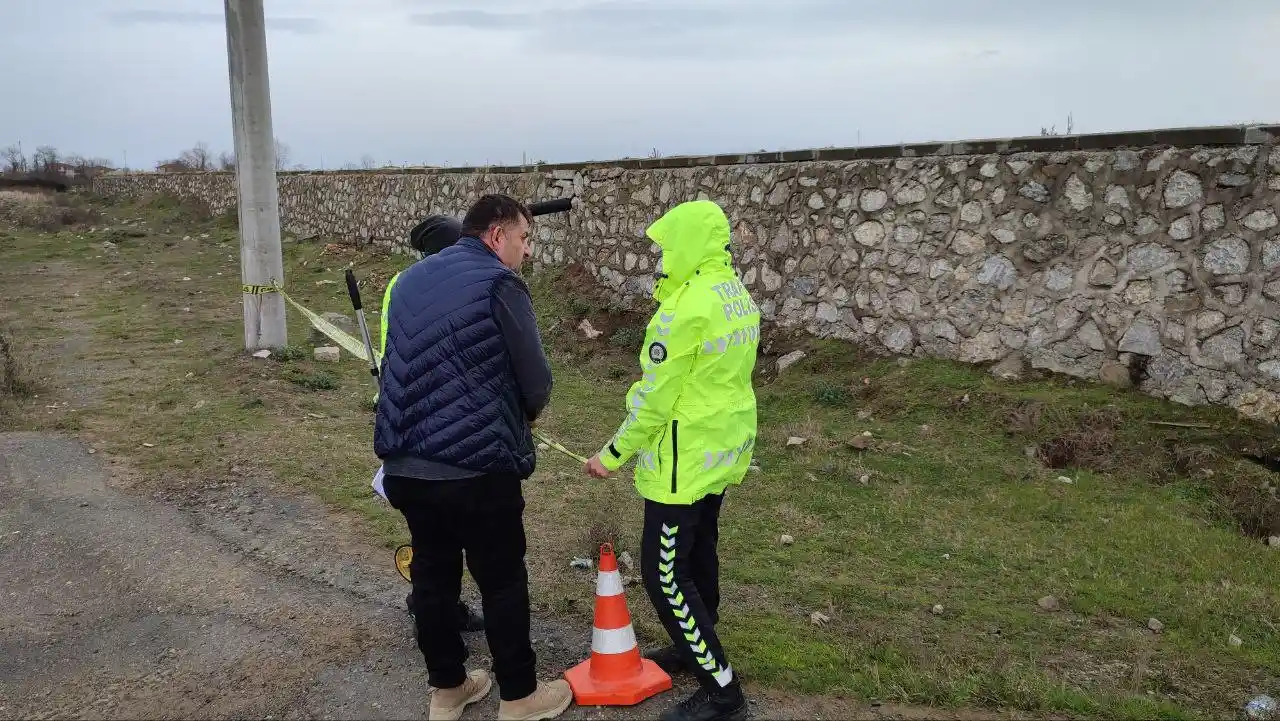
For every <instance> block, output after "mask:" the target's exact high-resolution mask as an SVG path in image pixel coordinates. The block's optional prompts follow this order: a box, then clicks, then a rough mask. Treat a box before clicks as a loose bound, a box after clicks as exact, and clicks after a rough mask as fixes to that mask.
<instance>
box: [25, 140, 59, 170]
mask: <svg viewBox="0 0 1280 721" xmlns="http://www.w3.org/2000/svg"><path fill="white" fill-rule="evenodd" d="M58 159H59V156H58V149H57V148H55V147H53V146H52V145H41V146H40V147H38V148H36V153H35V155H33V156H32V157H31V169H32V170H33V171H35V172H37V173H50V172H53V171H54V170H55V166H57V165H58Z"/></svg>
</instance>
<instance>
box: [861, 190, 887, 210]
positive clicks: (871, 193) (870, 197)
mask: <svg viewBox="0 0 1280 721" xmlns="http://www.w3.org/2000/svg"><path fill="white" fill-rule="evenodd" d="M888 202H889V194H888V193H886V192H884V191H883V190H880V189H879V188H870V189H867V190H864V191H862V195H861V196H860V197H859V198H858V207H859V208H862V212H864V213H874V212H876V211H877V210H880V209H881V208H883V207H884V206H885V204H886V203H888Z"/></svg>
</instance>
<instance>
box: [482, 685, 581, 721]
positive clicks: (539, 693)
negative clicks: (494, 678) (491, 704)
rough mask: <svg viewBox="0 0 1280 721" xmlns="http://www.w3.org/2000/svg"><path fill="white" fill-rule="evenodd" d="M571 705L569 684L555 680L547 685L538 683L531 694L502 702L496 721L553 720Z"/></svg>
mask: <svg viewBox="0 0 1280 721" xmlns="http://www.w3.org/2000/svg"><path fill="white" fill-rule="evenodd" d="M571 703H573V691H572V690H570V688H569V682H568V681H565V680H564V679H562V678H560V679H556V680H555V681H551V682H548V683H541V682H539V683H538V688H537V690H535V691H534V692H533V693H531V694H529V695H528V696H525V697H524V698H522V699H520V700H518V701H503V702H502V703H500V704H498V721H542V719H553V718H555V717H556V716H559V715H560V714H562V713H564V710H565V709H567V708H569V704H571Z"/></svg>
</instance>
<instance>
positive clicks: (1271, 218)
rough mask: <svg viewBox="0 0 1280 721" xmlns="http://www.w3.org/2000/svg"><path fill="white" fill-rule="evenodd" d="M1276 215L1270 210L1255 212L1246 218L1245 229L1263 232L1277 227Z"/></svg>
mask: <svg viewBox="0 0 1280 721" xmlns="http://www.w3.org/2000/svg"><path fill="white" fill-rule="evenodd" d="M1276 223H1277V220H1276V214H1275V213H1274V212H1273V211H1270V210H1255V211H1253V212H1252V213H1250V214H1248V215H1246V216H1245V218H1244V227H1246V228H1248V229H1249V230H1253V231H1258V232H1261V231H1263V230H1270V229H1272V228H1274V227H1276Z"/></svg>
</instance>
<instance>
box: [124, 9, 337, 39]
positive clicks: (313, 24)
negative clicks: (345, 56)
mask: <svg viewBox="0 0 1280 721" xmlns="http://www.w3.org/2000/svg"><path fill="white" fill-rule="evenodd" d="M107 17H109V18H110V19H111V20H112V22H115V23H117V24H120V25H216V26H218V27H222V26H223V24H224V23H225V20H224V17H223V14H222V13H210V12H195V11H179V10H119V11H115V12H110V13H107ZM267 27H268V28H269V29H271V30H280V31H283V32H291V33H298V34H301V35H314V34H316V33H318V32H320V31H322V30H324V28H325V25H324V23H323V22H321V21H320V20H319V19H317V18H307V17H268V18H267Z"/></svg>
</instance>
